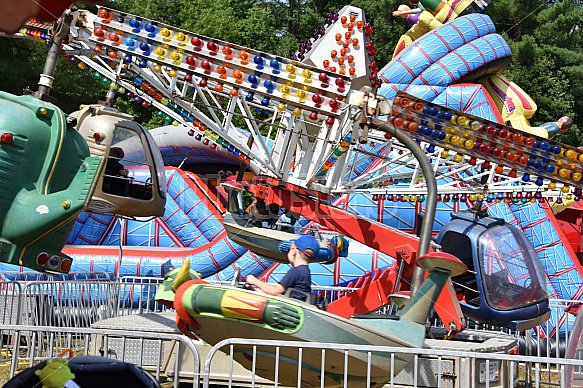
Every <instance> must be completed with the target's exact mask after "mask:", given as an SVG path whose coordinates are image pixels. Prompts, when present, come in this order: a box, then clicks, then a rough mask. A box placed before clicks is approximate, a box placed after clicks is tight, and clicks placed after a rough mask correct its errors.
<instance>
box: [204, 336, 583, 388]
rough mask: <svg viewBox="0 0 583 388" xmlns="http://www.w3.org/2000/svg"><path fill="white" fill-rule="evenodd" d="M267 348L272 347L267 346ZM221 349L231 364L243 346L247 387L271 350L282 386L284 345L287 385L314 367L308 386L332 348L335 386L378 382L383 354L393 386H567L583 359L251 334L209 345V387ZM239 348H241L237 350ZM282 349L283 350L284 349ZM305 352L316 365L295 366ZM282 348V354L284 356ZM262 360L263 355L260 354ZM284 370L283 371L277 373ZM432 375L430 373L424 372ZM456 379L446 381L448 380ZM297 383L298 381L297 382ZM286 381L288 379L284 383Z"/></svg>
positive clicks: (325, 372)
mask: <svg viewBox="0 0 583 388" xmlns="http://www.w3.org/2000/svg"><path fill="white" fill-rule="evenodd" d="M270 348H271V350H270ZM221 349H222V351H223V352H225V353H226V354H227V356H228V359H229V362H230V364H231V365H233V364H234V363H235V355H237V354H240V353H241V352H242V351H245V352H246V353H245V354H246V355H247V361H248V363H249V365H248V368H249V370H250V372H249V378H250V381H251V387H254V386H256V384H257V386H258V383H257V380H258V377H257V376H256V374H255V371H258V370H259V368H265V366H264V365H260V364H261V363H258V359H259V357H260V355H263V356H264V355H265V354H266V353H270V354H271V357H272V360H271V361H272V362H273V364H272V369H273V371H274V372H273V376H274V377H273V381H274V382H273V383H272V384H273V385H274V386H276V387H277V386H284V384H283V383H282V382H280V378H279V377H280V373H279V371H280V370H283V365H284V364H287V365H288V366H289V365H290V358H289V354H290V352H289V349H294V350H293V351H294V352H295V353H296V354H297V356H296V357H294V359H293V361H295V360H297V362H295V363H294V364H293V365H294V367H295V371H294V372H293V373H295V380H296V383H295V384H293V385H292V386H297V387H302V386H304V385H305V384H306V383H308V382H306V381H305V380H303V379H304V378H306V377H303V376H302V373H306V372H312V375H313V373H316V376H318V377H319V379H318V380H317V381H312V380H310V381H309V384H310V386H321V387H324V386H325V385H326V386H327V385H328V384H329V382H328V383H326V382H325V381H324V379H329V378H330V375H331V373H330V369H329V368H328V367H327V366H326V365H327V357H330V356H331V355H332V354H336V356H338V354H340V356H344V366H343V368H342V367H341V368H338V369H337V370H335V371H334V376H333V377H334V378H335V379H336V385H335V386H338V387H345V388H347V387H351V388H352V387H355V386H359V387H372V386H377V385H375V384H373V383H371V380H372V376H371V370H372V369H373V368H372V366H371V363H372V361H371V360H372V359H373V358H374V357H377V358H378V357H383V358H384V359H385V360H387V361H386V363H385V364H384V368H385V370H386V371H387V373H388V376H387V380H388V382H387V383H386V385H385V387H391V388H392V387H395V386H408V387H432V388H445V387H460V388H472V387H478V386H479V387H484V388H490V387H492V388H493V387H514V386H516V385H517V384H518V383H519V382H522V384H523V385H521V386H525V387H533V388H538V387H541V386H543V385H544V386H557V387H561V388H570V385H567V384H568V380H567V378H566V377H567V368H573V370H575V373H576V375H577V374H579V373H580V371H581V370H583V361H581V360H570V359H562V360H556V359H553V358H547V357H531V356H513V355H508V354H501V353H500V354H496V353H478V352H468V351H452V350H445V349H441V350H439V351H438V352H436V351H435V349H420V348H402V347H387V346H372V345H347V344H330V343H305V342H297V341H269V340H250V339H237V338H233V339H228V340H224V341H221V342H219V343H217V344H216V345H215V346H213V347H212V349H211V350H210V351H209V353H208V355H207V357H206V360H205V363H204V367H203V370H202V377H203V388H208V387H209V386H210V380H211V379H212V376H213V368H212V361H213V357H215V356H216V355H217V354H218V352H219V351H220V350H221ZM242 349H244V350H242ZM284 349H285V351H284ZM308 352H312V360H313V359H314V354H316V355H319V357H320V360H321V361H320V363H319V365H320V366H319V368H314V367H313V366H311V367H312V369H311V370H309V368H305V367H304V368H298V365H302V360H303V359H304V357H305V358H306V359H307V355H308ZM284 354H286V356H284ZM355 354H358V355H359V356H360V359H361V360H362V359H364V360H368V363H367V365H366V369H365V370H362V371H361V373H360V374H359V379H357V380H356V381H351V376H350V375H349V374H348V372H347V371H348V370H349V368H350V361H349V360H350V356H353V355H355ZM405 355H409V357H410V358H412V361H411V363H410V364H409V369H410V373H411V375H412V376H411V379H410V381H408V383H407V384H403V383H402V382H400V381H399V376H400V375H397V374H395V373H394V371H395V363H396V360H397V359H399V358H402V357H406V356H405ZM426 359H432V360H434V361H435V362H436V365H437V366H436V375H437V376H438V377H437V378H436V379H435V378H434V379H433V382H431V383H428V382H427V380H426V379H427V377H428V376H426V375H425V374H423V371H425V372H426V371H427V370H426V369H424V368H423V365H422V361H423V360H426ZM263 360H264V358H263ZM451 360H456V363H457V365H456V366H455V367H454V369H453V370H452V369H451ZM548 364H555V365H557V367H556V368H555V369H553V370H551V371H547V375H550V376H551V377H545V376H543V373H542V372H543V370H544V366H545V365H548ZM286 373H287V374H286V378H288V381H289V376H290V372H289V370H288V371H287V372H286ZM281 375H283V373H281ZM429 378H430V379H431V378H432V376H429ZM452 379H453V380H455V381H453V382H452V381H451V380H452ZM296 384H297V385H296ZM236 385H238V383H237V382H234V381H232V380H230V381H229V382H228V386H229V387H231V386H236ZM285 386H288V385H285Z"/></svg>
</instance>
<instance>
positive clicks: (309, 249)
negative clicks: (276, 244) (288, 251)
mask: <svg viewBox="0 0 583 388" xmlns="http://www.w3.org/2000/svg"><path fill="white" fill-rule="evenodd" d="M292 242H293V243H294V244H295V246H296V247H297V248H298V249H299V250H300V252H302V253H303V254H304V255H306V257H307V258H308V259H310V260H314V259H315V258H316V257H317V256H318V252H319V251H320V243H319V242H318V240H316V238H315V237H314V236H312V235H311V234H302V235H300V236H299V237H298V238H296V239H295V240H292Z"/></svg>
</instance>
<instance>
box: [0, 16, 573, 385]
mask: <svg viewBox="0 0 583 388" xmlns="http://www.w3.org/2000/svg"><path fill="white" fill-rule="evenodd" d="M470 16H471V15H470ZM57 24H59V25H63V26H67V28H65V29H63V28H53V26H52V25H49V24H43V23H40V22H29V23H27V25H26V26H25V28H24V29H23V30H22V31H21V33H22V34H23V35H27V36H30V37H35V38H39V39H43V40H47V41H50V42H52V47H51V52H53V54H58V53H59V52H60V50H63V52H64V53H66V54H67V55H69V56H74V58H75V59H76V61H78V64H79V66H80V67H90V68H91V69H92V70H93V71H95V72H96V73H99V74H100V75H101V76H103V77H106V78H107V79H108V80H110V89H109V93H108V99H107V100H106V102H105V103H103V104H96V105H88V106H84V107H83V108H82V109H81V110H80V111H79V112H76V113H74V114H71V115H70V116H69V118H68V119H65V115H64V114H63V113H62V112H61V111H60V110H59V109H58V108H57V107H56V106H55V105H53V104H52V103H51V102H50V101H51V98H50V96H49V93H48V91H49V90H50V86H51V83H52V75H53V74H52V73H51V71H52V70H54V64H53V67H52V70H51V68H50V67H49V66H48V67H47V68H45V74H43V75H42V76H41V82H40V86H41V88H40V89H39V92H38V93H36V96H22V97H15V96H11V95H8V94H6V93H2V94H1V95H0V97H1V100H0V134H1V135H0V160H2V162H3V165H5V166H10V168H11V170H9V169H8V168H3V169H2V173H1V175H0V183H1V184H2V187H3V188H4V189H3V190H2V194H1V195H2V196H3V197H2V201H1V205H0V206H1V207H0V209H1V211H0V217H1V218H0V219H1V220H2V229H1V230H0V231H1V236H0V258H1V260H2V261H4V262H9V263H14V264H18V265H23V266H27V267H31V268H34V269H37V270H39V271H47V272H67V271H68V269H69V268H70V265H71V258H69V257H66V256H65V255H63V254H62V253H61V252H60V249H61V248H62V247H63V245H64V243H65V240H66V236H67V233H68V232H70V228H71V222H74V219H75V216H76V215H77V214H78V213H79V212H80V211H82V210H88V211H93V212H103V213H113V214H118V215H122V216H127V217H142V216H159V215H161V214H163V208H164V199H165V183H164V179H165V178H164V177H165V176H164V171H163V163H162V158H161V156H160V153H159V151H158V150H157V148H156V147H155V144H154V143H153V140H152V138H151V136H150V135H149V133H148V131H147V130H145V129H144V128H143V127H142V126H140V125H139V124H137V123H135V122H134V121H133V119H132V118H131V117H129V116H127V115H125V114H123V113H120V112H119V111H118V110H117V109H115V108H114V107H112V106H111V101H112V98H113V95H114V94H115V93H116V92H124V93H127V94H130V95H131V96H132V97H133V98H134V99H135V101H136V102H138V103H141V104H142V105H143V106H145V107H147V106H150V105H152V106H155V107H156V108H157V109H159V110H160V111H161V112H163V114H164V115H167V116H168V117H170V118H171V119H173V120H175V121H176V123H177V126H176V129H175V130H176V131H181V130H182V131H187V132H188V134H189V135H190V136H192V139H193V142H194V141H195V140H196V141H202V142H203V144H205V145H208V147H209V148H210V149H213V150H214V149H223V150H226V151H227V152H228V153H229V154H230V155H231V156H232V157H233V158H236V159H238V160H239V161H240V162H241V164H242V166H243V167H244V168H243V169H242V171H244V170H245V169H247V170H249V171H252V172H253V173H255V175H256V177H255V179H254V180H253V181H252V182H251V183H250V184H249V185H248V186H247V187H243V186H242V185H241V184H240V183H235V184H234V185H231V188H230V189H229V192H230V204H231V205H232V206H231V207H230V208H229V210H230V213H228V214H227V215H226V216H225V227H226V229H227V230H228V231H230V236H231V238H232V239H233V240H234V241H236V242H238V243H239V244H241V245H243V246H247V247H249V249H251V250H254V249H255V250H256V251H259V252H260V253H263V254H267V251H266V249H265V246H266V242H265V241H263V242H262V241H259V240H260V237H261V238H263V239H266V240H270V242H271V243H274V244H275V245H273V246H274V247H277V246H278V245H281V244H280V243H284V242H285V241H287V240H289V239H290V238H291V236H292V234H290V233H286V232H282V231H276V230H274V229H270V228H265V227H263V225H262V223H271V224H273V223H275V222H276V221H277V219H278V218H279V216H280V214H281V213H282V212H284V213H285V214H286V215H287V216H288V217H289V218H290V219H292V220H297V219H299V218H300V217H304V218H306V219H308V220H311V221H314V222H317V223H319V224H320V225H322V226H323V227H325V228H327V229H330V230H332V231H335V232H337V233H338V234H339V235H342V236H347V237H349V238H351V239H354V240H356V241H359V242H361V243H363V244H365V245H367V246H369V247H371V248H374V249H376V250H378V251H380V252H383V253H385V254H388V255H390V256H392V257H394V258H395V259H396V260H395V264H394V265H393V267H391V268H388V269H387V270H385V271H384V272H382V273H378V274H377V275H376V276H375V277H374V278H372V279H370V281H369V283H368V284H366V285H363V286H362V287H360V288H359V289H358V290H356V291H355V292H352V293H349V294H348V295H347V296H344V297H342V298H340V299H338V300H336V301H334V302H331V303H329V304H328V305H327V309H326V311H323V310H320V309H318V308H316V307H314V306H311V305H309V304H307V303H303V302H295V301H289V300H286V299H285V298H283V297H268V296H261V295H258V294H257V293H255V292H253V291H249V290H241V289H234V288H232V287H228V286H214V285H209V284H206V283H205V282H204V281H202V280H200V279H197V276H196V274H194V273H193V272H192V271H191V272H190V275H189V273H188V271H186V270H183V271H181V272H180V273H178V272H173V273H171V274H168V277H167V279H166V282H165V286H164V288H163V291H164V292H161V293H160V298H161V300H164V301H165V302H166V303H168V304H171V305H173V306H174V308H176V309H177V311H178V312H179V314H178V315H179V318H178V323H179V327H180V328H181V330H183V332H185V333H187V334H189V335H192V334H194V335H196V336H199V337H200V338H202V339H204V340H205V341H207V342H209V343H216V342H218V341H220V340H222V339H224V338H225V336H232V333H233V330H237V327H239V328H243V329H242V330H243V331H248V332H249V333H251V334H250V335H255V338H261V336H262V335H265V336H266V337H265V338H272V337H274V336H276V335H277V336H280V337H278V338H290V337H291V338H294V339H297V340H302V341H308V340H312V341H313V340H315V339H316V338H311V337H309V335H307V334H306V333H308V334H309V333H310V332H311V331H310V327H312V326H313V325H318V324H325V323H323V322H324V321H325V322H327V323H326V324H329V325H334V326H335V327H342V328H344V329H345V330H346V331H347V332H348V331H349V330H353V329H354V330H358V331H360V333H361V334H362V336H360V339H359V340H358V341H360V342H359V343H376V344H379V343H386V344H395V343H397V344H398V345H399V346H401V345H402V346H420V345H421V342H420V341H422V338H423V337H424V335H425V332H424V328H423V324H424V323H425V320H426V317H427V315H428V313H429V312H430V311H431V309H432V308H435V311H436V312H437V313H438V315H439V317H440V318H441V320H442V321H443V322H444V324H445V325H446V326H447V327H448V328H449V329H450V331H451V333H455V332H457V331H461V330H463V329H464V327H465V322H464V315H465V316H467V317H470V318H472V319H475V320H478V321H480V322H483V323H490V324H493V325H500V326H507V327H512V328H515V329H519V330H524V329H527V328H531V327H534V326H536V325H538V324H540V323H542V322H544V321H545V320H546V319H548V317H549V315H550V312H549V308H548V298H547V293H546V286H545V281H544V278H543V277H542V276H541V274H542V272H543V271H542V269H541V268H540V263H539V259H538V256H537V254H536V252H535V251H534V250H533V248H532V246H531V245H530V243H529V242H528V240H527V239H526V238H525V236H524V235H522V234H521V233H520V232H518V231H517V230H516V229H515V228H514V227H512V226H511V225H508V224H506V223H504V222H503V221H502V220H499V219H493V218H489V217H487V216H486V215H485V213H484V211H483V210H482V205H483V202H484V199H485V198H486V195H487V194H488V193H489V191H490V190H492V189H493V188H495V190H496V192H505V193H509V195H512V194H511V193H512V192H515V191H517V189H518V190H519V191H521V193H525V194H524V195H525V197H526V198H528V200H531V199H532V200H537V199H539V198H541V192H542V191H543V190H548V191H547V192H545V196H553V195H558V191H557V184H558V186H559V189H560V190H561V192H562V194H561V195H566V194H567V193H570V191H571V189H570V187H573V188H574V189H573V194H572V195H575V196H580V195H581V183H580V182H581V178H582V177H583V175H582V174H583V170H582V169H581V167H580V162H581V161H583V153H581V151H579V150H577V149H575V148H574V147H571V146H568V145H564V144H560V143H557V142H555V141H552V140H548V139H545V138H541V137H538V136H535V135H532V134H529V133H526V132H522V131H520V130H517V129H514V128H512V127H508V126H505V125H504V124H503V123H497V122H493V121H489V120H485V119H482V118H479V117H476V116H473V115H471V114H466V113H464V112H460V111H457V110H452V109H449V108H445V107H442V106H439V105H437V104H433V103H429V102H427V101H424V100H422V99H420V98H417V97H414V96H413V95H410V94H407V93H405V92H399V93H397V95H396V96H395V97H394V98H393V99H391V100H387V99H385V98H383V97H382V96H380V95H378V94H377V93H376V92H377V90H378V88H379V87H380V86H381V81H380V80H379V77H378V74H379V69H378V66H377V64H376V62H375V60H374V56H375V54H376V47H375V45H374V41H373V40H372V38H371V37H372V34H373V31H372V28H371V27H370V25H369V24H368V23H366V20H365V16H364V14H363V12H362V10H360V9H358V8H356V7H352V6H346V7H344V8H343V9H342V10H341V11H339V12H338V13H334V14H331V15H330V16H329V17H328V20H327V23H326V25H324V26H321V27H319V28H317V29H315V30H314V34H313V38H312V39H310V40H309V41H307V42H306V43H304V44H303V45H302V47H301V49H300V51H299V52H298V53H297V54H295V57H294V58H293V59H286V58H282V57H278V56H274V55H271V54H267V53H263V52H259V51H255V50H253V49H249V48H246V47H241V46H237V45H235V44H231V43H228V42H223V41H220V40H217V39H212V38H208V37H204V36H201V35H197V34H194V33H191V32H188V31H184V30H181V29H178V28H175V27H172V26H168V25H165V24H163V23H160V22H156V21H153V20H148V19H146V18H142V17H139V16H135V15H130V14H125V13H121V12H119V11H116V10H112V9H108V8H105V7H100V8H99V11H98V13H97V15H94V14H92V13H90V12H88V11H84V10H77V11H67V12H66V13H65V14H64V15H63V17H62V18H61V19H60V20H59V21H58V22H57ZM63 30H66V32H65V34H64V35H62V36H58V35H55V36H53V31H63ZM49 54H50V53H49ZM49 57H50V55H49ZM52 61H53V62H54V61H55V59H54V58H53V59H52ZM47 63H48V62H47ZM489 71H490V72H496V71H498V69H495V68H484V69H480V70H479V71H477V73H479V74H480V76H483V75H484V74H487V73H488V72H489ZM25 117H26V120H29V121H30V122H31V123H33V124H34V125H33V124H31V125H29V126H24V125H14V123H16V122H20V121H21V120H24V118H25ZM266 117H267V118H266ZM265 125H267V127H268V128H271V129H270V131H269V133H268V134H267V136H265V134H264V133H262V132H261V128H262V127H263V126H265ZM242 127H245V129H241V128H242ZM32 128H34V130H35V133H34V135H33V134H32V133H27V132H26V131H32ZM73 128H76V130H74V129H73ZM33 142H38V143H39V144H38V145H33ZM41 142H42V144H41ZM112 148H122V149H123V150H124V152H125V156H124V157H123V162H124V167H125V168H126V169H127V170H128V171H129V174H128V177H123V178H122V177H112V176H109V175H108V174H106V173H105V171H106V167H105V164H106V160H105V159H106V158H107V157H110V158H112V157H111V156H109V155H110V151H111V150H112ZM41 150H42V151H41ZM40 152H42V154H41V155H42V156H43V158H42V159H41V158H40V157H39V153H40ZM118 159H120V158H119V157H118ZM371 160H373V161H374V162H373V163H372V166H373V167H372V168H367V169H366V170H363V169H362V168H361V167H362V166H363V165H365V164H367V165H368V166H370V165H371V163H370V161H371ZM19 166H27V168H29V169H30V174H29V175H26V176H25V175H24V174H13V173H9V171H16V169H18V168H20V167H19ZM27 171H28V170H27ZM33 171H40V173H38V172H37V173H36V174H33ZM31 177H33V178H31ZM108 178H113V179H119V180H123V181H124V182H125V188H124V190H123V191H122V192H115V193H112V192H110V191H108V189H106V185H105V181H106V180H107V179H108ZM238 178H239V181H240V180H241V178H242V174H240V176H239V177H238ZM436 180H439V181H440V182H441V184H440V186H439V187H440V192H439V194H454V193H455V194H458V195H461V194H463V195H468V196H469V197H470V198H471V200H472V201H473V203H474V205H475V208H474V209H475V210H474V211H473V212H467V213H459V214H454V215H453V220H452V222H451V223H450V224H448V225H446V226H445V227H444V228H443V229H442V230H441V232H440V233H439V235H438V236H437V237H436V239H435V241H432V235H431V232H432V224H433V218H434V214H435V206H436V198H437V195H438V193H437V184H436ZM243 190H247V191H249V192H251V193H252V194H253V195H254V197H255V199H256V202H255V205H254V207H253V208H252V209H251V210H250V211H247V209H244V208H243V207H242V206H240V204H241V201H240V198H238V197H237V196H238V195H241V192H242V191H243ZM358 192H374V193H378V195H389V194H391V193H398V194H399V195H404V196H409V195H415V196H423V197H424V201H425V214H424V217H423V220H422V221H421V230H420V233H419V237H417V236H412V235H409V234H407V233H404V232H401V231H399V230H395V229H392V228H390V227H388V226H387V225H384V224H382V223H379V222H375V221H372V220H370V219H368V218H366V217H364V216H361V215H358V214H354V213H351V212H348V211H345V210H342V209H339V208H337V207H335V206H333V205H332V200H333V198H334V197H335V196H336V195H340V194H343V193H358ZM45 197H46V199H45ZM53 198H54V199H53ZM421 202H423V201H420V202H419V203H421ZM238 204H239V206H237V205H238ZM25 226H26V227H25ZM261 248H263V250H261ZM343 248H344V247H343V239H342V238H341V237H340V238H337V239H336V240H334V241H333V242H329V241H325V242H322V248H321V255H320V259H319V260H321V261H331V260H334V258H337V257H338V255H341V251H342V250H343ZM282 252H283V254H281V255H280V256H279V260H281V261H284V260H285V254H284V253H285V248H283V249H282ZM276 256H277V255H273V256H270V257H272V258H276ZM418 265H419V266H421V267H423V268H424V269H425V270H427V271H428V272H429V274H428V275H427V274H426V272H425V270H423V269H421V268H419V267H418ZM466 267H467V268H468V269H469V271H468V272H465V268H466ZM185 271H186V272H185ZM185 273H186V275H185ZM448 276H452V277H453V280H454V282H453V283H452V282H451V281H449V280H448V279H447V278H448ZM176 278H180V279H181V280H180V281H176ZM236 280H238V279H236ZM454 284H455V285H454ZM426 297H429V298H426ZM391 298H393V300H394V301H399V305H400V306H401V307H402V310H401V313H400V319H396V320H387V319H381V318H380V317H379V316H376V317H373V318H371V317H370V316H366V317H363V316H362V314H369V313H370V312H373V311H375V310H377V309H379V308H381V307H383V306H386V305H388V304H389V303H390V302H391ZM409 299H410V300H411V302H408V300H409ZM434 301H435V305H433V302H434ZM215 302H216V303H218V304H212V303H215ZM251 310H252V311H251ZM277 311H280V312H285V314H288V315H292V316H293V317H292V318H293V319H291V321H293V322H295V323H293V325H292V326H293V327H292V326H289V325H288V323H289V322H288V323H285V324H283V323H281V322H278V321H277V319H275V318H274V317H276V316H277V314H276V313H274V312H277ZM272 313H273V314H272ZM355 314H356V315H357V316H358V318H351V317H353V316H354V315H355ZM286 322H287V321H286ZM317 322H319V323H317ZM218 325H221V327H224V329H221V330H216V328H217V327H218ZM302 325H303V326H302ZM209 328H210V330H209ZM409 329H410V330H411V332H412V333H415V334H412V335H411V338H410V339H407V340H406V341H402V342H399V341H397V342H395V337H394V333H395V331H394V330H400V331H402V332H403V331H407V330H409ZM319 333H321V332H319ZM317 339H318V340H321V339H322V338H321V337H318V338H317ZM340 340H344V339H340ZM340 340H339V341H340ZM342 357H343V356H342ZM243 361H244V360H243ZM342 363H343V361H342ZM405 364H406V360H404V362H403V365H405ZM353 372H354V376H355V377H354V378H355V379H356V380H358V378H359V377H356V376H357V374H358V373H357V372H356V371H353ZM378 372H379V376H380V377H379V382H381V381H384V380H383V379H384V378H385V377H386V376H385V375H383V374H382V371H380V368H379V371H378ZM351 373H352V372H351ZM267 374H269V373H267ZM330 376H332V375H330ZM293 378H294V377H293V376H290V379H291V380H293ZM330 378H331V379H332V380H333V379H334V378H336V377H334V376H332V377H330ZM356 380H355V381H356Z"/></svg>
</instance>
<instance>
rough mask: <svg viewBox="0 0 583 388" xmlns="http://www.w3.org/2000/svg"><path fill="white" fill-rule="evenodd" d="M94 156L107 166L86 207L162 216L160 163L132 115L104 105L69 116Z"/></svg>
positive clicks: (163, 183)
mask: <svg viewBox="0 0 583 388" xmlns="http://www.w3.org/2000/svg"><path fill="white" fill-rule="evenodd" d="M71 116H72V117H74V118H76V119H77V130H78V131H79V132H80V133H81V134H82V135H83V137H84V139H85V140H86V141H87V144H88V145H89V149H90V152H91V155H92V156H104V157H106V158H107V164H106V167H105V169H104V172H103V174H102V176H101V178H100V180H99V182H98V184H97V188H96V189H95V193H94V195H93V198H92V200H91V202H90V204H89V206H88V208H87V210H88V211H91V212H95V213H111V214H117V215H123V216H127V217H149V216H162V215H163V214H164V206H165V204H166V176H165V172H164V163H163V160H162V156H161V154H160V150H159V149H158V147H157V145H156V143H155V142H154V139H153V138H152V135H150V133H149V131H148V130H146V129H145V128H144V127H143V126H141V125H140V124H138V123H136V122H135V121H134V120H133V117H132V116H130V115H127V114H124V113H121V112H119V111H118V110H117V109H115V108H112V107H108V106H104V105H88V106H83V107H82V109H81V110H80V111H78V112H75V113H73V114H72V115H71Z"/></svg>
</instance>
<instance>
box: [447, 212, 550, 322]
mask: <svg viewBox="0 0 583 388" xmlns="http://www.w3.org/2000/svg"><path fill="white" fill-rule="evenodd" d="M436 242H437V243H438V244H440V245H441V247H442V249H443V251H444V252H447V253H451V254H453V255H455V256H457V257H459V258H460V259H461V260H462V262H463V263H464V264H466V266H467V267H468V272H467V273H466V274H464V275H460V276H457V277H454V278H452V281H453V283H454V287H455V289H456V291H457V293H458V299H460V306H461V308H462V311H463V312H464V315H466V316H467V317H469V318H470V319H473V320H476V321H478V322H486V321H487V322H490V323H492V324H494V325H499V326H503V327H509V328H512V329H516V330H524V329H527V328H532V327H534V326H537V325H539V324H541V323H542V322H544V321H546V320H547V319H548V317H549V316H550V310H549V302H548V294H547V284H546V278H545V277H544V270H543V268H542V264H541V262H540V258H539V257H538V254H537V253H536V251H535V250H534V248H533V247H532V245H531V244H530V242H529V241H528V239H527V238H526V236H525V235H524V234H523V233H521V232H520V231H519V230H518V229H516V228H515V227H514V226H512V225H509V224H507V223H506V222H504V220H503V219H497V218H490V217H479V216H477V215H475V214H473V213H472V212H458V213H452V221H451V222H450V223H448V224H447V225H446V226H445V227H444V228H443V229H442V230H441V231H440V233H439V235H438V236H437V237H436Z"/></svg>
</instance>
